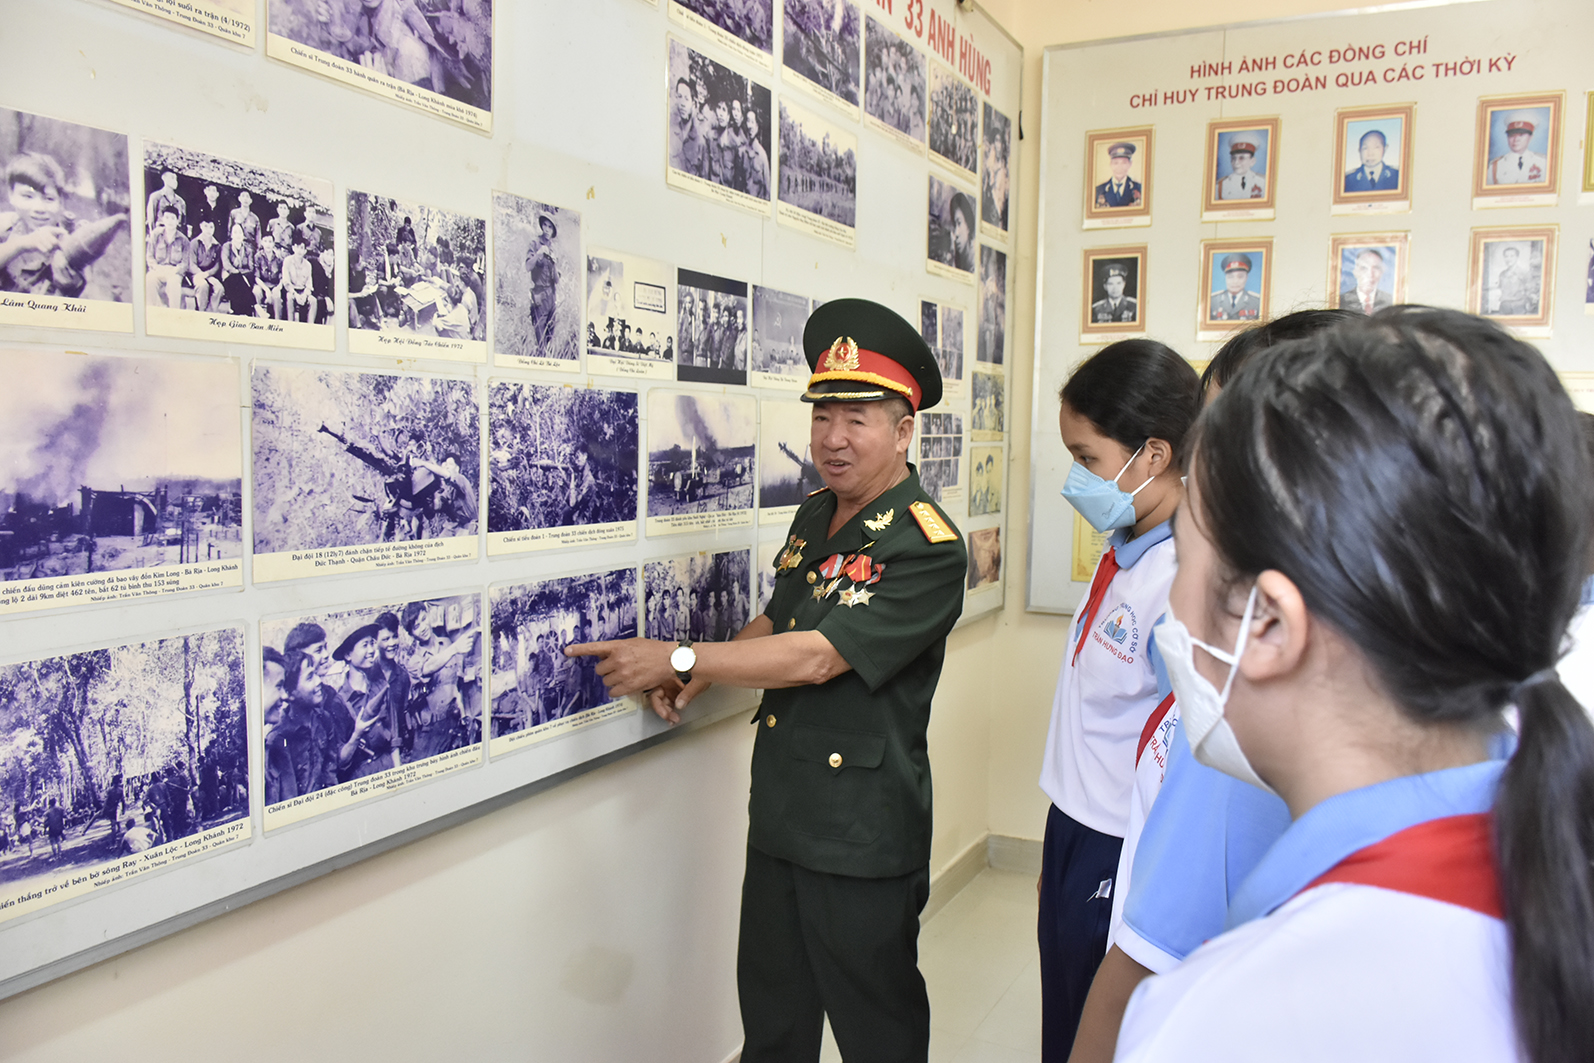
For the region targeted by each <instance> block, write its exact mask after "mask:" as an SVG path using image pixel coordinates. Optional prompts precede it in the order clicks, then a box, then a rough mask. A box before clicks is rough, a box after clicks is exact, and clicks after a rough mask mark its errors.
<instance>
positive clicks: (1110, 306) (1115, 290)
mask: <svg viewBox="0 0 1594 1063" xmlns="http://www.w3.org/2000/svg"><path fill="white" fill-rule="evenodd" d="M1128 277H1129V270H1128V269H1127V268H1126V267H1124V266H1121V265H1119V264H1118V263H1116V262H1114V263H1111V264H1109V265H1108V266H1107V277H1106V279H1105V280H1103V281H1102V287H1103V288H1105V289H1107V298H1105V299H1098V300H1096V301H1095V302H1094V303H1091V304H1090V320H1091V321H1092V322H1093V323H1094V324H1097V325H1102V324H1107V323H1109V322H1124V321H1136V320H1139V318H1140V306H1139V304H1138V303H1137V302H1136V301H1135V300H1134V299H1133V298H1131V297H1130V296H1127V295H1125V294H1124V286H1125V285H1126V284H1127V283H1128Z"/></svg>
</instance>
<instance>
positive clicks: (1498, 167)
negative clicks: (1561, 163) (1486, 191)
mask: <svg viewBox="0 0 1594 1063" xmlns="http://www.w3.org/2000/svg"><path fill="white" fill-rule="evenodd" d="M1541 110H1542V111H1545V112H1546V113H1545V114H1543V115H1542V116H1541V115H1540V114H1539V113H1538V112H1539V111H1541ZM1547 112H1548V108H1535V109H1534V110H1531V111H1518V112H1515V113H1513V114H1511V115H1508V116H1506V118H1505V128H1504V131H1503V133H1504V136H1503V138H1502V137H1499V136H1491V137H1490V143H1489V152H1490V157H1489V167H1488V169H1487V170H1485V171H1484V175H1483V183H1484V185H1485V187H1495V186H1499V185H1539V184H1546V183H1548V182H1549V179H1550V163H1549V160H1548V159H1547V158H1546V157H1545V155H1544V153H1543V152H1542V151H1534V150H1533V147H1534V144H1535V143H1537V144H1539V145H1541V146H1542V145H1544V144H1545V143H1547V142H1548V141H1547V137H1546V136H1545V135H1544V134H1543V133H1541V132H1540V127H1541V126H1543V125H1545V124H1547V123H1546V119H1548V118H1549V115H1548V113H1547ZM1495 121H1496V122H1497V121H1498V119H1497V118H1496V119H1495ZM1501 139H1504V141H1505V144H1504V148H1505V150H1504V151H1501V150H1500V147H1501V145H1500V140H1501Z"/></svg>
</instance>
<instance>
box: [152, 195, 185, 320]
mask: <svg viewBox="0 0 1594 1063" xmlns="http://www.w3.org/2000/svg"><path fill="white" fill-rule="evenodd" d="M179 220H180V218H179V215H178V212H177V210H176V209H175V208H173V207H171V206H165V207H162V208H161V216H160V224H159V226H158V227H157V228H156V229H155V231H154V232H152V233H151V234H150V235H149V236H148V237H146V238H145V240H144V262H145V265H146V267H147V268H148V273H147V274H146V279H145V290H144V297H145V298H146V299H148V300H149V302H150V303H151V304H157V301H158V303H159V304H164V305H166V306H169V307H171V308H172V309H173V310H181V309H182V308H183V272H184V271H185V270H187V269H188V237H186V236H184V235H183V234H182V232H181V231H179V228H178V224H179Z"/></svg>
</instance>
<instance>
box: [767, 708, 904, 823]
mask: <svg viewBox="0 0 1594 1063" xmlns="http://www.w3.org/2000/svg"><path fill="white" fill-rule="evenodd" d="M790 748H791V755H792V757H793V759H795V760H798V761H801V762H802V763H801V764H800V765H798V771H797V772H796V775H797V777H798V778H800V779H801V780H802V783H801V787H800V792H799V793H796V794H794V795H792V800H791V802H790V804H789V805H788V806H787V808H788V815H789V817H790V822H791V826H792V829H793V830H796V831H799V832H800V833H803V834H811V835H814V836H815V837H819V838H834V839H837V840H840V841H847V842H857V843H860V844H867V843H868V842H872V841H874V840H875V839H876V838H878V837H879V836H880V831H881V827H882V824H884V823H885V822H887V819H888V815H889V812H890V810H889V809H888V808H887V803H888V801H887V791H886V786H885V783H886V780H885V778H884V777H883V773H882V772H881V771H880V765H881V763H882V762H883V761H884V760H885V755H886V736H885V735H883V734H875V733H873V732H870V731H845V730H841V729H839V728H831V727H798V728H796V729H795V730H794V731H793V733H792V740H791V747H790Z"/></svg>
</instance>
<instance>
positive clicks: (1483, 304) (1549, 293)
mask: <svg viewBox="0 0 1594 1063" xmlns="http://www.w3.org/2000/svg"><path fill="white" fill-rule="evenodd" d="M1559 234H1560V226H1558V225H1535V226H1497V227H1493V228H1487V229H1474V230H1472V251H1471V254H1470V255H1469V256H1468V265H1467V311H1468V312H1469V313H1473V314H1482V315H1483V316H1484V317H1489V318H1493V319H1494V320H1496V321H1498V322H1500V324H1502V325H1509V326H1511V327H1512V328H1514V329H1516V330H1517V332H1518V333H1519V334H1521V335H1523V336H1530V337H1545V336H1548V335H1549V334H1550V322H1551V321H1552V320H1553V316H1552V315H1553V307H1552V305H1551V304H1552V302H1553V297H1554V294H1555V243H1556V238H1557V237H1558V236H1559Z"/></svg>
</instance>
